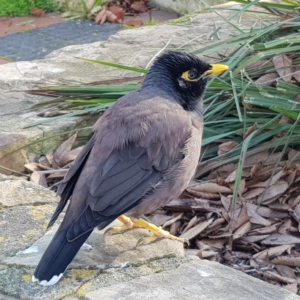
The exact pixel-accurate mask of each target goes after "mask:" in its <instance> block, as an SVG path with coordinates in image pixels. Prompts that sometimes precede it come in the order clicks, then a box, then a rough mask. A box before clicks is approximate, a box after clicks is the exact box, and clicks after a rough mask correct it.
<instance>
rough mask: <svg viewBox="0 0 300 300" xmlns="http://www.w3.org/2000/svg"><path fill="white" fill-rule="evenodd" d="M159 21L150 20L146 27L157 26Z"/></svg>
mask: <svg viewBox="0 0 300 300" xmlns="http://www.w3.org/2000/svg"><path fill="white" fill-rule="evenodd" d="M157 23H158V21H157V20H156V19H152V20H149V21H148V22H146V23H145V24H144V26H154V25H157Z"/></svg>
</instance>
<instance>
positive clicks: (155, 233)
mask: <svg viewBox="0 0 300 300" xmlns="http://www.w3.org/2000/svg"><path fill="white" fill-rule="evenodd" d="M118 220H119V221H120V222H122V223H123V224H124V225H123V226H119V227H111V228H108V229H107V230H106V231H105V232H104V235H106V234H107V233H108V234H110V235H113V234H117V233H121V232H123V231H125V230H128V229H131V228H141V227H142V228H145V229H147V230H149V231H150V232H151V233H152V235H151V236H149V237H145V238H141V239H139V240H138V242H137V246H140V245H144V244H150V243H152V242H154V241H155V240H157V239H162V238H167V239H171V240H174V241H178V242H181V243H188V241H187V240H185V239H182V238H179V237H177V236H174V235H172V234H171V233H170V232H168V231H166V230H163V229H162V228H161V227H158V226H156V225H154V224H151V223H149V222H147V221H145V220H144V219H137V220H131V219H130V218H128V217H126V216H124V215H122V216H120V217H118Z"/></svg>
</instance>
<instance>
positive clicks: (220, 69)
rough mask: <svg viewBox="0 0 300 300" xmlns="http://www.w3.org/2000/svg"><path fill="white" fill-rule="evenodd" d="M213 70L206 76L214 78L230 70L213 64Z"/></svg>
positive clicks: (207, 72) (224, 66)
mask: <svg viewBox="0 0 300 300" xmlns="http://www.w3.org/2000/svg"><path fill="white" fill-rule="evenodd" d="M211 66H212V69H211V70H208V71H206V72H205V74H206V75H208V76H210V77H212V76H214V75H217V74H220V73H223V72H225V71H226V70H228V66H226V65H219V64H211Z"/></svg>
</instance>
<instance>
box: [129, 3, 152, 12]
mask: <svg viewBox="0 0 300 300" xmlns="http://www.w3.org/2000/svg"><path fill="white" fill-rule="evenodd" d="M130 8H131V9H132V10H133V11H134V12H136V13H145V12H147V11H148V6H147V2H145V1H143V0H141V1H134V2H133V3H132V4H131V5H130Z"/></svg>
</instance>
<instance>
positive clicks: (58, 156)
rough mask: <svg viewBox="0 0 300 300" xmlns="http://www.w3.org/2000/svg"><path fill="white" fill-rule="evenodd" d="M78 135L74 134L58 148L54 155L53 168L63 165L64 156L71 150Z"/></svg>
mask: <svg viewBox="0 0 300 300" xmlns="http://www.w3.org/2000/svg"><path fill="white" fill-rule="evenodd" d="M76 137H77V133H75V134H73V135H72V136H71V137H70V138H68V139H67V140H66V141H64V142H63V143H62V144H61V145H60V146H59V147H58V148H57V149H56V151H55V153H54V155H53V168H57V167H62V164H61V161H62V160H63V157H64V156H65V155H66V154H68V152H70V151H71V149H72V147H73V145H74V143H75V140H76ZM54 162H55V166H54Z"/></svg>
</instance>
